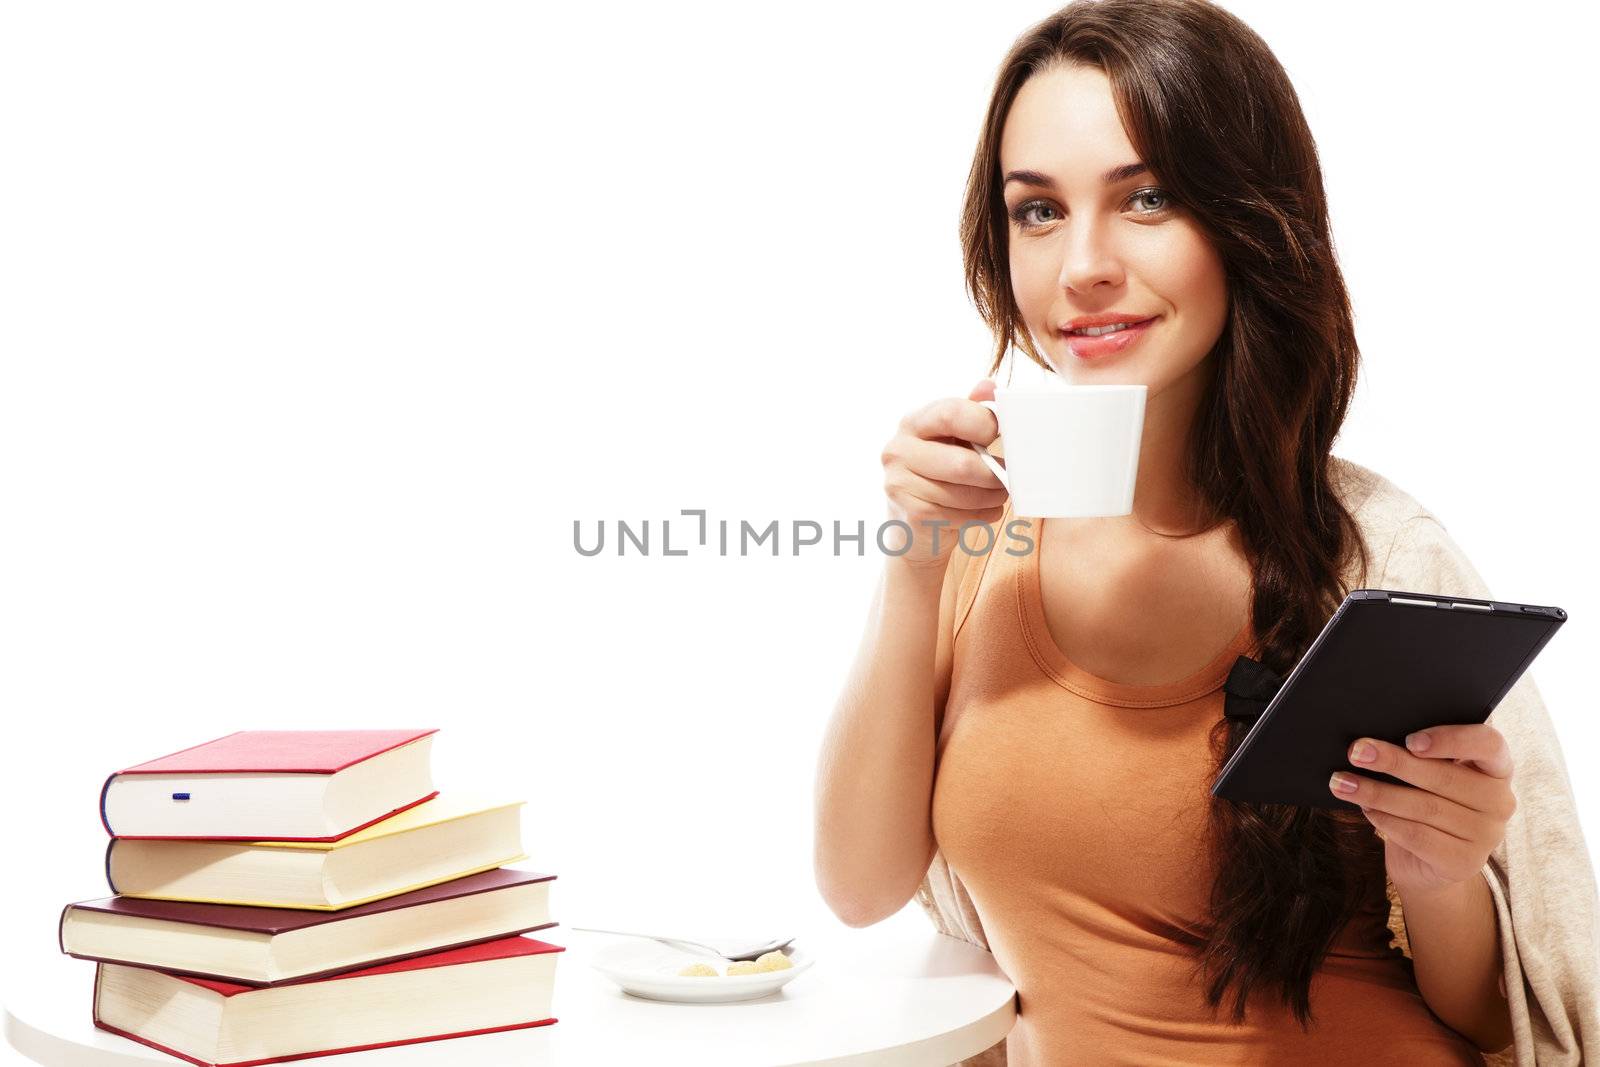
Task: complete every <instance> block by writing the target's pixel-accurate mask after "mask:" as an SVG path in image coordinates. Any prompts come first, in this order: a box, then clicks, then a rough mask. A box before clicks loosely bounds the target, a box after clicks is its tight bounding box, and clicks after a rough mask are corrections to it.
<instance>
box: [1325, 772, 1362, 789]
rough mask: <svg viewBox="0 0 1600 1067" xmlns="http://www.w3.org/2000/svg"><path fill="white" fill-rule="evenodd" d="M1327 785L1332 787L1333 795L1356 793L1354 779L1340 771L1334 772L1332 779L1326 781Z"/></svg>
mask: <svg viewBox="0 0 1600 1067" xmlns="http://www.w3.org/2000/svg"><path fill="white" fill-rule="evenodd" d="M1328 784H1329V785H1331V786H1332V787H1333V791H1334V792H1335V793H1354V792H1355V791H1356V780H1355V778H1354V777H1352V776H1351V775H1348V774H1345V773H1344V772H1342V771H1334V772H1333V777H1332V778H1329V779H1328Z"/></svg>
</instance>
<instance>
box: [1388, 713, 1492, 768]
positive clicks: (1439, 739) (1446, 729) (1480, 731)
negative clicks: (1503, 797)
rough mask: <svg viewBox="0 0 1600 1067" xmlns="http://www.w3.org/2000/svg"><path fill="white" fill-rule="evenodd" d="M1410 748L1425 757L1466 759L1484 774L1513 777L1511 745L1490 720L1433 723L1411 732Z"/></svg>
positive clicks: (1407, 739) (1409, 738)
mask: <svg viewBox="0 0 1600 1067" xmlns="http://www.w3.org/2000/svg"><path fill="white" fill-rule="evenodd" d="M1406 748H1407V749H1408V750H1410V751H1411V752H1412V753H1414V754H1415V755H1417V756H1420V757H1422V758H1423V759H1454V760H1465V761H1467V762H1468V763H1470V764H1471V765H1472V766H1474V767H1476V768H1477V769H1478V770H1480V771H1482V772H1483V773H1484V774H1489V775H1493V776H1494V777H1496V778H1510V777H1511V771H1512V761H1511V746H1510V745H1509V744H1507V743H1506V739H1505V735H1504V734H1502V733H1501V732H1500V731H1499V730H1496V729H1495V728H1494V727H1493V726H1490V725H1489V724H1488V723H1486V722H1484V723H1468V724H1466V725H1455V726H1430V727H1429V728H1428V729H1426V730H1418V731H1417V732H1416V733H1414V734H1410V735H1408V736H1407V737H1406Z"/></svg>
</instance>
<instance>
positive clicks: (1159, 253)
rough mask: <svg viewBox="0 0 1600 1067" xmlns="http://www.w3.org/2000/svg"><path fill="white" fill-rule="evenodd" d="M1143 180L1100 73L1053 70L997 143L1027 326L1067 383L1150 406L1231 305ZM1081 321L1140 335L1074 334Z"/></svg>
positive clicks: (1174, 215)
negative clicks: (1103, 385) (1127, 389)
mask: <svg viewBox="0 0 1600 1067" xmlns="http://www.w3.org/2000/svg"><path fill="white" fill-rule="evenodd" d="M1141 167H1142V163H1141V161H1140V159H1139V156H1138V154H1137V153H1136V152H1135V151H1134V149H1133V145H1132V144H1130V143H1129V141H1128V135H1127V133H1126V132H1125V131H1124V130H1123V128H1122V120H1121V119H1120V118H1118V117H1117V108H1116V104H1115V102H1114V101H1113V99H1112V95H1111V82H1110V80H1109V79H1108V78H1107V77H1106V75H1105V73H1104V72H1103V71H1101V70H1099V69H1097V68H1094V67H1086V66H1070V67H1069V66H1061V67H1056V68H1054V69H1051V70H1046V71H1042V72H1040V73H1038V74H1035V75H1034V76H1033V77H1031V78H1029V79H1028V80H1027V82H1025V83H1024V84H1023V86H1022V89H1021V90H1020V91H1019V92H1018V94H1017V98H1016V100H1015V102H1014V103H1013V104H1012V106H1011V111H1010V114H1009V115H1008V116H1007V118H1006V124H1005V129H1004V131H1003V132H1002V135H1001V139H1000V173H1001V176H1002V179H1003V180H1004V181H1005V202H1006V213H1007V215H1008V219H1007V223H1006V225H1007V232H1008V234H1009V238H1010V239H1009V246H1010V263H1011V286H1012V291H1013V293H1014V295H1015V298H1016V301H1017V306H1018V308H1019V309H1020V310H1021V313H1022V317H1023V322H1024V324H1025V325H1026V327H1027V329H1028V331H1029V333H1030V334H1031V335H1032V336H1033V340H1034V345H1035V347H1036V348H1037V349H1038V351H1039V353H1040V354H1041V355H1044V356H1045V357H1046V358H1047V359H1048V360H1049V362H1050V363H1051V365H1052V366H1054V367H1055V369H1056V371H1057V372H1058V373H1059V374H1061V375H1062V377H1064V378H1065V379H1066V380H1067V381H1069V382H1071V383H1073V384H1092V383H1095V382H1126V383H1143V384H1145V385H1147V386H1148V387H1149V393H1148V396H1149V397H1152V398H1153V397H1155V396H1156V395H1157V394H1159V393H1160V392H1162V391H1164V390H1166V389H1167V388H1169V387H1170V386H1171V385H1172V384H1173V383H1175V382H1178V381H1181V380H1183V379H1184V378H1185V376H1187V375H1191V374H1196V371H1197V369H1198V368H1200V367H1201V365H1202V363H1203V361H1204V360H1205V357H1206V355H1207V354H1208V353H1209V352H1210V351H1211V347H1212V345H1213V344H1215V343H1216V340H1217V338H1218V337H1219V336H1220V335H1221V333H1222V327H1223V324H1224V322H1225V320H1226V316H1227V305H1228V298H1227V287H1226V282H1225V280H1224V277H1223V267H1222V260H1221V258H1220V257H1219V256H1218V255H1217V253H1216V251H1215V249H1213V248H1212V247H1211V244H1210V242H1209V241H1208V240H1207V239H1206V237H1205V235H1204V233H1203V232H1202V231H1201V229H1200V227H1199V225H1197V224H1196V223H1195V222H1194V221H1193V220H1192V219H1190V218H1189V217H1188V216H1187V215H1185V214H1184V213H1183V212H1182V211H1180V210H1178V209H1176V208H1174V207H1173V206H1172V205H1171V204H1170V203H1169V202H1168V200H1167V197H1166V194H1165V193H1164V192H1163V191H1162V190H1161V188H1160V187H1159V186H1158V185H1157V184H1156V181H1155V176H1154V175H1152V174H1151V173H1150V172H1149V171H1146V170H1142V169H1140V168H1141ZM1108 178H1109V180H1107V179H1108ZM1090 316H1101V317H1109V318H1114V319H1119V320H1128V321H1134V322H1142V325H1138V326H1135V327H1134V328H1132V329H1127V330H1121V331H1116V332H1113V333H1107V334H1104V335H1103V336H1102V337H1100V338H1094V337H1088V336H1083V335H1081V334H1075V333H1072V332H1069V331H1070V330H1071V329H1072V328H1073V327H1079V328H1081V327H1082V324H1081V323H1078V322H1076V321H1075V320H1079V319H1083V318H1087V317H1090ZM1196 377H1197V378H1198V375H1196Z"/></svg>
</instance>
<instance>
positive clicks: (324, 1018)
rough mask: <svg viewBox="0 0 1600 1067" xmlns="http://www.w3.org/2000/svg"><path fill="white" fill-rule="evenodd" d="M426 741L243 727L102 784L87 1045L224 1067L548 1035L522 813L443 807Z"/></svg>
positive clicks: (460, 800)
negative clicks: (102, 890) (102, 1038)
mask: <svg viewBox="0 0 1600 1067" xmlns="http://www.w3.org/2000/svg"><path fill="white" fill-rule="evenodd" d="M436 732H437V731H435V730H317V731H280V730H261V731H244V732H241V733H235V734H230V735H229V736H227V737H223V738H219V739H217V740H215V741H210V742H207V743H206V744H203V745H199V746H196V747H194V748H189V749H184V750H183V751H181V752H175V753H173V754H172V755H170V756H163V757H161V758H160V759H156V760H151V761H150V762H148V763H141V764H139V765H138V766H136V767H130V768H128V769H127V770H125V771H120V772H118V773H116V774H113V775H111V777H110V778H108V779H107V780H106V785H105V789H104V790H103V791H102V793H101V801H100V810H101V819H102V821H103V822H104V824H105V828H106V832H107V833H108V834H110V835H111V843H110V845H109V846H108V848H107V850H106V880H107V882H108V883H109V884H110V886H111V891H112V892H113V893H114V894H116V895H115V896H112V897H108V898H105V899H103V900H92V901H83V902H80V903H76V904H69V905H67V907H66V908H65V909H64V910H63V912H62V915H61V950H62V951H63V952H65V953H67V954H68V955H70V956H76V957H78V958H80V959H87V960H94V961H96V968H95V984H94V1021H95V1025H96V1026H98V1027H100V1028H101V1029H103V1030H109V1031H111V1032H112V1033H116V1034H121V1035H122V1036H124V1037H128V1038H132V1039H133V1040H134V1041H138V1042H141V1043H143V1044H145V1045H149V1046H151V1047H152V1048H157V1049H160V1050H162V1051H164V1052H167V1053H170V1054H171V1055H174V1056H177V1057H179V1058H180V1059H184V1060H187V1061H189V1062H190V1063H196V1064H202V1065H204V1067H225V1065H234V1067H243V1065H247V1064H260V1063H271V1062H275V1061H278V1060H286V1059H300V1058H303V1057H307V1056H319V1055H331V1054H333V1053H336V1052H353V1051H357V1050H360V1049H369V1048H380V1047H383V1046H387V1045H402V1044H409V1043H412V1042H417V1041H436V1040H441V1039H443V1038H451V1037H465V1036H468V1035H472V1034H484V1033H490V1032H493V1031H498V1030H514V1029H519V1028H522V1027H529V1026H546V1025H549V1024H550V1023H553V1022H555V1021H556V1020H555V1019H554V1018H551V1017H550V1005H551V1002H552V999H553V996H554V990H555V966H556V959H557V955H558V953H560V952H562V951H563V949H562V948H561V947H560V946H557V945H552V944H549V943H547V942H544V941H539V940H535V939H534V938H531V937H523V936H518V935H521V934H526V933H528V932H529V931H533V930H543V929H545V928H547V927H551V926H554V925H556V924H555V923H554V922H552V921H551V920H550V901H549V890H550V883H551V882H552V881H553V880H554V877H555V876H554V875H549V874H536V873H533V872H531V871H519V870H511V869H502V868H503V865H504V864H507V863H512V862H515V861H517V860H521V859H525V858H526V856H525V855H524V853H523V851H522V833H521V806H522V803H523V802H522V801H510V802H507V801H487V800H481V799H476V798H470V797H458V796H455V795H445V796H441V795H440V794H439V793H438V792H436V791H435V790H434V788H433V779H432V773H431V770H430V767H429V760H430V752H431V748H432V742H433V735H434V734H435V733H436Z"/></svg>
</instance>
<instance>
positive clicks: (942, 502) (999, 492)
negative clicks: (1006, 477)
mask: <svg viewBox="0 0 1600 1067" xmlns="http://www.w3.org/2000/svg"><path fill="white" fill-rule="evenodd" d="M887 482H888V487H889V489H891V490H895V489H898V490H900V491H901V492H903V493H905V494H906V495H907V496H910V497H915V498H916V499H918V500H921V501H922V502H923V503H926V504H932V505H934V506H936V507H940V508H954V509H956V510H958V511H987V510H988V509H990V508H1002V507H1004V506H1005V502H1006V491H1005V490H1004V489H984V488H981V487H979V486H976V485H960V484H957V483H954V482H941V481H939V480H937V479H933V478H924V477H923V476H922V475H920V474H918V473H916V472H915V471H911V470H901V471H900V472H899V473H897V474H892V475H890V476H889V478H888V479H887ZM975 521H981V520H975Z"/></svg>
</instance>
